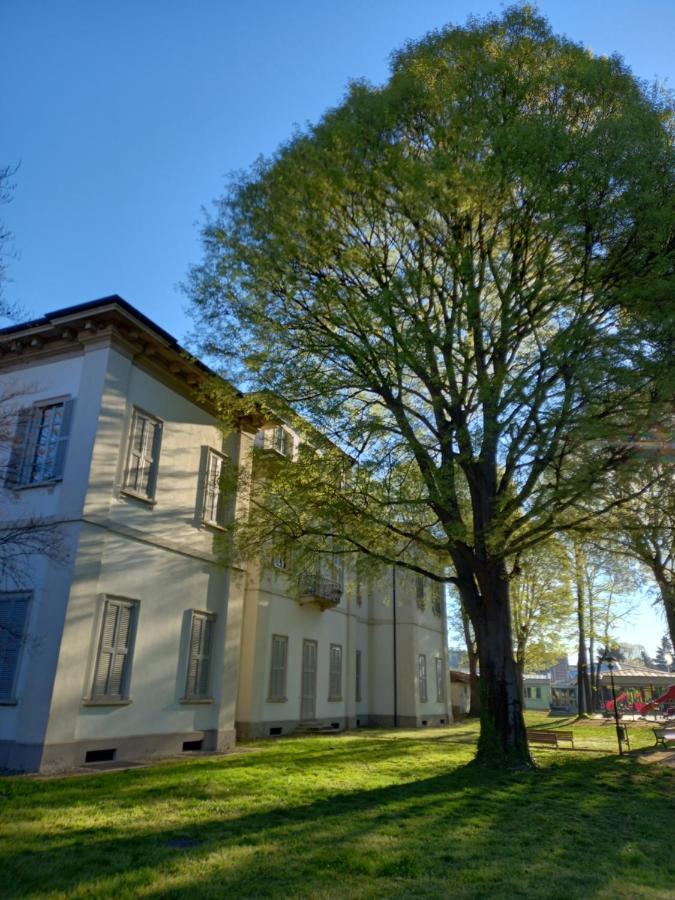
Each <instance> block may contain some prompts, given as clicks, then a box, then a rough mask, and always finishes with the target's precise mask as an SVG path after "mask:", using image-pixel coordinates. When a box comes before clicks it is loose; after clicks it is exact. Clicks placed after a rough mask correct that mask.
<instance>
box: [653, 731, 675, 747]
mask: <svg viewBox="0 0 675 900" xmlns="http://www.w3.org/2000/svg"><path fill="white" fill-rule="evenodd" d="M653 731H654V738H655V739H656V746H657V747H658V746H659V744H663V747H664V749H665V747H666V744H667V743H669V742H670V741H675V728H674V727H672V726H671V727H666V728H654V729H653Z"/></svg>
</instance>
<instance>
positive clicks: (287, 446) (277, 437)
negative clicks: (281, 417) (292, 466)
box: [255, 425, 293, 459]
mask: <svg viewBox="0 0 675 900" xmlns="http://www.w3.org/2000/svg"><path fill="white" fill-rule="evenodd" d="M255 446H256V447H257V448H258V450H263V451H264V452H272V453H277V454H278V455H279V456H285V457H287V458H288V459H293V435H292V434H291V433H290V432H288V431H286V429H285V428H282V427H281V426H280V425H278V426H275V427H274V428H263V429H261V430H260V431H259V432H258V434H257V436H256V440H255Z"/></svg>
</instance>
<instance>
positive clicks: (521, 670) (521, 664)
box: [516, 653, 525, 709]
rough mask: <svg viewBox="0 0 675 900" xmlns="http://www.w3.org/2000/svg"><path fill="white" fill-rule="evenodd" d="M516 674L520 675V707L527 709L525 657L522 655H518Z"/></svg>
mask: <svg viewBox="0 0 675 900" xmlns="http://www.w3.org/2000/svg"><path fill="white" fill-rule="evenodd" d="M516 672H517V673H518V690H519V693H520V705H521V706H522V708H523V709H525V685H524V684H523V680H524V678H525V657H524V656H522V655H521V654H520V653H516Z"/></svg>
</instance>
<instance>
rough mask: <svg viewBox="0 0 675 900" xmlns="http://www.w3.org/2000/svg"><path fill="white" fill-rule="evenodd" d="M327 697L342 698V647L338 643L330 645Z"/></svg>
mask: <svg viewBox="0 0 675 900" xmlns="http://www.w3.org/2000/svg"><path fill="white" fill-rule="evenodd" d="M328 699H329V700H341V699H342V647H341V646H340V645H339V644H331V645H330V671H329V679H328Z"/></svg>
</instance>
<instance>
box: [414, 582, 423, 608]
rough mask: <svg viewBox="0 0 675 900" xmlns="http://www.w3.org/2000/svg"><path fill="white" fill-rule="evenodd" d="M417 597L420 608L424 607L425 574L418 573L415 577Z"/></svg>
mask: <svg viewBox="0 0 675 900" xmlns="http://www.w3.org/2000/svg"><path fill="white" fill-rule="evenodd" d="M415 599H416V601H417V606H418V607H419V609H424V576H423V575H418V576H417V577H416V579H415Z"/></svg>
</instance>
